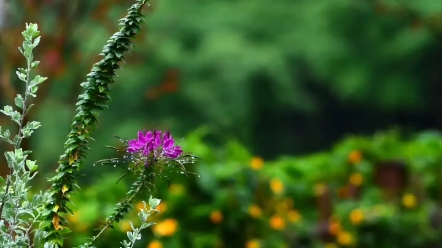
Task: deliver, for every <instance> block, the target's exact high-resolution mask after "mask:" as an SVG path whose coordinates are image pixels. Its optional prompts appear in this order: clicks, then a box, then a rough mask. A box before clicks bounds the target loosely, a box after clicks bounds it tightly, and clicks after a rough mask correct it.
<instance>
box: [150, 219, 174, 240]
mask: <svg viewBox="0 0 442 248" xmlns="http://www.w3.org/2000/svg"><path fill="white" fill-rule="evenodd" d="M152 229H153V232H154V233H155V234H156V235H159V236H172V235H173V234H174V233H175V232H176V230H177V229H178V222H177V221H176V220H175V219H165V220H164V221H162V222H159V223H158V224H156V225H153V226H152Z"/></svg>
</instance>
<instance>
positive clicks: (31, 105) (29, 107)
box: [25, 104, 34, 115]
mask: <svg viewBox="0 0 442 248" xmlns="http://www.w3.org/2000/svg"><path fill="white" fill-rule="evenodd" d="M32 107H34V104H30V105H29V106H28V108H27V109H26V113H25V115H27V114H28V113H29V111H30V110H31V108H32Z"/></svg>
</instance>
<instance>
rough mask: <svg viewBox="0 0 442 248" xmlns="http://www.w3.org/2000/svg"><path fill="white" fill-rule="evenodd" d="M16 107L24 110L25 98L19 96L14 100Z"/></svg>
mask: <svg viewBox="0 0 442 248" xmlns="http://www.w3.org/2000/svg"><path fill="white" fill-rule="evenodd" d="M14 102H15V106H17V107H19V108H20V109H23V108H24V105H25V102H24V100H23V97H22V96H21V95H20V94H17V96H16V97H15V99H14Z"/></svg>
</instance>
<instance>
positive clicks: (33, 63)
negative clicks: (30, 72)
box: [31, 61, 40, 69]
mask: <svg viewBox="0 0 442 248" xmlns="http://www.w3.org/2000/svg"><path fill="white" fill-rule="evenodd" d="M39 64H40V61H34V62H32V63H31V68H32V69H34V68H35V67H37V66H38V65H39Z"/></svg>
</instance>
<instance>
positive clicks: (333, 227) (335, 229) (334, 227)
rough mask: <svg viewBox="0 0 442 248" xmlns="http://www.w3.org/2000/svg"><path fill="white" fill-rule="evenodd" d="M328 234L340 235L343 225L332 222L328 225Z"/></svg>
mask: <svg viewBox="0 0 442 248" xmlns="http://www.w3.org/2000/svg"><path fill="white" fill-rule="evenodd" d="M328 232H329V233H330V234H331V235H335V236H336V235H338V234H339V233H340V232H341V223H340V222H339V221H336V220H332V221H330V223H329V224H328Z"/></svg>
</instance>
